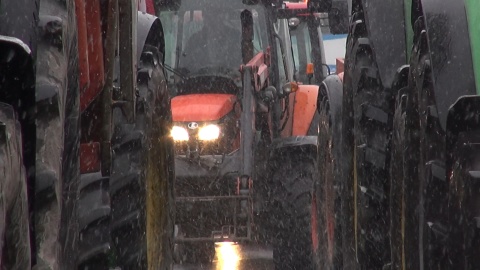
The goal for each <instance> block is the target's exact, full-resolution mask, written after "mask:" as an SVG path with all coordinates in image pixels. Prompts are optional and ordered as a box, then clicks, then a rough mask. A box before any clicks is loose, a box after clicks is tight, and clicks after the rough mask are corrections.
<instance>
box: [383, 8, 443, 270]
mask: <svg viewBox="0 0 480 270" xmlns="http://www.w3.org/2000/svg"><path fill="white" fill-rule="evenodd" d="M430 63H431V61H430V51H429V46H428V38H427V31H426V27H425V22H424V18H423V17H421V16H420V17H418V18H416V20H415V24H414V39H413V47H412V53H411V58H410V69H409V81H408V91H409V92H408V95H407V102H406V109H405V144H404V145H405V146H404V147H403V151H404V153H405V154H404V169H403V173H404V174H403V179H404V184H403V185H404V187H405V188H408V191H409V192H405V193H404V198H403V199H404V210H403V211H404V216H405V219H404V222H402V226H404V228H403V238H404V240H403V241H404V242H403V249H404V255H403V260H404V263H405V266H404V267H405V269H421V268H425V269H439V268H441V267H442V266H443V265H445V263H446V262H445V261H444V260H445V258H444V249H445V245H446V237H447V226H448V224H447V219H448V215H447V204H448V203H447V199H446V198H445V194H448V183H447V181H445V178H446V173H445V162H444V159H445V139H444V137H443V136H444V135H442V131H440V130H442V129H441V127H440V123H439V118H438V115H437V112H436V106H435V105H433V106H432V98H431V95H432V93H433V91H434V83H433V75H432V74H433V70H432V67H431V65H430ZM432 108H433V110H432ZM419 153H420V154H419ZM392 162H394V161H392ZM395 162H396V161H395Z"/></svg>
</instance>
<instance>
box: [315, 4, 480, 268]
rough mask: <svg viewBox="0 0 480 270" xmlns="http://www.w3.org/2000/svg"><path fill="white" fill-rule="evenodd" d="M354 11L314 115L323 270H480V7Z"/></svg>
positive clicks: (362, 6)
mask: <svg viewBox="0 0 480 270" xmlns="http://www.w3.org/2000/svg"><path fill="white" fill-rule="evenodd" d="M349 6H350V7H351V17H350V28H349V35H348V39H347V48H346V56H345V67H344V70H345V73H344V76H341V75H340V76H339V75H332V76H329V77H328V78H327V79H326V80H325V81H324V82H323V85H322V87H321V91H320V94H319V101H318V106H317V108H318V110H319V113H320V115H321V117H320V119H321V120H320V125H319V130H320V132H319V146H318V150H319V151H318V152H319V162H318V165H319V166H318V168H319V172H320V177H319V179H318V185H316V186H318V187H319V188H318V189H317V191H316V192H317V193H318V196H317V198H319V200H317V207H316V208H317V209H318V216H319V217H320V218H319V221H318V222H317V223H318V226H323V230H318V231H320V232H322V233H319V235H318V236H317V237H318V241H319V243H320V244H319V246H322V247H324V249H325V252H323V253H321V256H320V258H318V259H319V260H320V261H321V262H322V263H321V264H322V265H323V267H322V269H385V268H387V269H390V268H391V269H479V267H480V256H479V255H480V249H479V248H478V247H479V241H480V238H479V236H480V235H479V225H480V223H477V221H478V220H479V217H480V204H479V203H480V199H479V198H480V196H479V195H480V189H479V188H480V186H479V184H478V180H479V178H480V151H479V146H480V125H479V121H480V120H479V117H480V98H479V97H478V93H479V91H480V24H479V22H480V16H479V14H478V12H477V11H478V10H479V9H480V3H479V2H477V1H472V0H462V1H454V0H442V1H440V0H437V1H434V0H430V1H427V0H405V1H391V0H388V1H375V2H373V1H368V0H352V1H351V5H349ZM339 138H341V139H339Z"/></svg>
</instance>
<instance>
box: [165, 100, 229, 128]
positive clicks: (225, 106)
mask: <svg viewBox="0 0 480 270" xmlns="http://www.w3.org/2000/svg"><path fill="white" fill-rule="evenodd" d="M235 101H236V97H235V95H231V94H191V95H181V96H176V97H174V98H172V101H171V104H172V118H173V121H174V122H187V121H196V122H202V121H215V120H219V119H220V118H222V117H223V116H225V115H226V114H227V113H229V112H230V111H232V109H233V106H234V104H235Z"/></svg>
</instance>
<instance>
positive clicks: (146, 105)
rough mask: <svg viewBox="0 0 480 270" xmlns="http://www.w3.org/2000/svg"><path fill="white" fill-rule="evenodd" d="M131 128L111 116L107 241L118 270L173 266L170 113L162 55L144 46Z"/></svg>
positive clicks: (117, 110)
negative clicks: (108, 234) (119, 269)
mask: <svg viewBox="0 0 480 270" xmlns="http://www.w3.org/2000/svg"><path fill="white" fill-rule="evenodd" d="M137 74H138V92H137V99H136V119H135V123H133V124H129V123H128V121H127V119H126V118H125V115H124V114H123V113H122V110H121V108H115V109H114V111H113V123H114V131H113V138H112V150H113V155H112V173H111V177H110V188H109V189H110V198H111V208H112V211H111V222H112V223H111V227H110V228H111V237H112V244H113V246H114V248H115V252H116V257H117V259H118V262H117V263H118V264H119V265H120V266H121V268H122V269H162V270H163V269H170V268H171V267H172V259H173V258H172V254H173V232H174V216H173V214H174V213H173V211H174V207H175V202H174V199H173V195H174V193H173V188H174V187H173V184H174V177H175V176H174V167H173V158H174V156H173V140H172V138H170V128H171V111H170V100H169V96H168V92H167V87H166V80H165V74H164V72H163V69H162V66H161V55H160V53H159V51H158V49H157V48H155V47H152V46H148V45H147V46H145V47H144V49H143V52H142V54H141V57H140V62H139V64H138V73H137Z"/></svg>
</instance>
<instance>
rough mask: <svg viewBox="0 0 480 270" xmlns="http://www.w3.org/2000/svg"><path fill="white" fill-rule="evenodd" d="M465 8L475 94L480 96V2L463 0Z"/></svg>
mask: <svg viewBox="0 0 480 270" xmlns="http://www.w3.org/2000/svg"><path fill="white" fill-rule="evenodd" d="M465 8H466V9H467V19H468V32H469V33H470V45H471V47H472V62H473V72H474V73H475V85H476V88H477V94H478V95H480V13H479V11H480V1H478V0H465Z"/></svg>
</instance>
